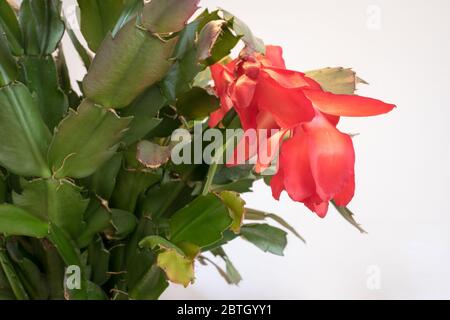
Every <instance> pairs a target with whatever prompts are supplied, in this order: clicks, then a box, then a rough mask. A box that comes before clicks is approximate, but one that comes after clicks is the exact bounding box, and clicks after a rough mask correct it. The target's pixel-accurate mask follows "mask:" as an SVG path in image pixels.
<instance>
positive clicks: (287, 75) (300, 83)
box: [262, 67, 321, 90]
mask: <svg viewBox="0 0 450 320" xmlns="http://www.w3.org/2000/svg"><path fill="white" fill-rule="evenodd" d="M262 71H263V72H265V73H266V74H267V75H269V76H270V77H271V78H272V79H273V80H275V81H276V82H278V83H279V84H280V85H281V86H282V87H285V88H288V89H294V88H311V89H314V90H321V87H320V85H319V84H318V83H317V82H315V81H314V80H312V79H310V78H308V77H306V76H305V75H304V74H303V73H301V72H297V71H292V70H286V69H280V68H271V67H267V68H263V69H262Z"/></svg>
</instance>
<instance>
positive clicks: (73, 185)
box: [0, 0, 356, 299]
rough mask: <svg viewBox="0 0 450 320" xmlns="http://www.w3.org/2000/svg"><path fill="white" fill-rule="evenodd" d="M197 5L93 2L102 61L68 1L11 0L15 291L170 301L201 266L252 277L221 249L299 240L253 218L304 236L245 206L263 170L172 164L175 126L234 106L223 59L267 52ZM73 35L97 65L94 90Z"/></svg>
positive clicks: (5, 17) (4, 266)
mask: <svg viewBox="0 0 450 320" xmlns="http://www.w3.org/2000/svg"><path fill="white" fill-rule="evenodd" d="M198 2H199V1H198V0H152V1H151V2H145V3H144V1H142V0H101V1H100V0H78V4H79V6H80V19H81V21H80V23H81V32H82V34H83V36H84V40H85V41H86V43H87V44H88V46H89V48H90V49H91V51H92V52H94V53H95V57H94V56H93V53H91V52H90V51H89V50H87V49H86V48H85V47H84V46H83V44H82V43H85V42H84V41H83V39H78V38H77V36H76V35H75V33H74V32H73V31H72V30H71V29H70V28H68V27H67V26H68V25H67V23H66V26H65V23H64V22H63V21H66V20H67V19H66V18H65V17H61V1H59V0H24V1H23V2H22V5H21V8H20V11H19V12H18V13H17V14H16V13H15V12H14V10H13V9H12V8H11V7H10V5H9V4H8V2H7V1H6V0H0V299H4V298H6V299H64V298H66V299H157V298H158V297H159V296H160V295H161V294H162V293H163V292H164V290H165V289H166V288H167V287H168V285H169V281H171V282H175V283H179V284H182V285H184V286H187V285H189V283H191V282H192V281H193V280H194V278H195V273H194V264H195V263H196V262H197V261H198V262H200V263H203V264H211V265H213V266H214V267H215V268H216V269H217V270H218V271H219V273H220V274H221V275H222V276H223V277H224V278H225V280H226V281H227V282H228V283H230V284H237V283H239V281H240V280H241V275H240V274H239V272H238V271H237V269H236V268H235V266H234V264H233V263H232V262H231V261H230V258H229V257H228V255H227V254H226V253H225V251H224V249H223V248H222V246H225V245H226V244H227V243H228V242H230V241H234V240H235V239H239V238H244V239H246V240H248V241H250V242H252V243H253V244H255V245H256V246H257V247H258V248H260V249H262V250H264V251H268V252H271V253H274V254H278V255H282V254H283V250H284V248H285V246H286V233H285V232H284V231H283V230H280V229H278V228H275V227H272V226H270V225H268V224H265V223H262V224H243V223H244V221H245V220H253V221H259V222H263V221H267V220H272V221H275V222H277V223H278V224H280V225H281V226H282V227H284V228H285V229H287V230H289V231H291V232H292V233H294V234H295V235H297V236H298V237H300V236H299V235H298V233H297V232H296V231H295V229H293V228H292V226H290V225H289V224H287V222H286V221H284V220H283V219H281V218H280V217H278V216H276V215H273V214H266V213H262V212H258V211H256V210H251V209H246V208H245V207H244V205H245V202H244V201H243V200H242V199H241V198H240V194H239V193H242V192H248V191H250V189H251V186H252V184H253V182H254V181H256V180H257V179H260V178H261V177H260V176H258V175H256V174H254V173H253V172H252V168H251V167H249V166H238V167H233V168H228V167H225V166H222V165H218V164H215V165H213V166H211V167H208V166H207V165H206V164H196V165H194V164H192V165H190V164H183V165H175V164H174V163H172V162H171V161H170V152H171V150H172V147H173V144H171V143H170V135H171V134H172V132H173V131H174V130H175V129H177V128H179V127H185V128H188V129H190V128H191V124H192V122H193V121H194V120H200V121H204V123H205V120H206V119H207V117H208V116H209V114H210V113H211V112H213V111H214V110H216V109H217V108H218V107H219V100H218V99H217V97H216V96H215V95H214V94H213V92H212V90H210V89H211V88H210V87H209V85H210V84H209V81H210V73H209V66H210V65H211V64H213V63H216V62H218V61H221V60H222V59H224V58H226V57H227V56H228V55H229V53H230V52H231V50H232V49H233V48H234V47H235V46H236V44H237V43H238V42H239V41H241V40H242V41H243V43H244V44H245V45H246V46H247V47H250V48H251V49H253V50H256V51H260V52H264V44H263V43H262V41H261V40H260V39H258V38H256V37H255V36H254V35H253V34H252V33H251V31H250V29H249V28H248V27H247V26H246V25H245V24H244V23H243V22H242V21H241V20H239V19H238V18H236V17H234V16H233V15H231V14H230V13H228V12H226V11H223V10H217V11H213V12H209V11H208V10H205V11H203V12H202V13H201V14H200V15H198V16H196V18H195V19H193V20H190V18H191V16H192V15H193V13H194V12H195V11H196V10H197V6H198ZM188 20H190V23H189V24H187V21H188ZM64 31H67V33H68V36H69V38H70V39H71V41H72V43H73V44H74V46H75V50H76V51H77V52H78V54H79V56H80V57H81V59H82V61H83V63H84V64H85V66H86V68H87V69H88V72H87V74H86V75H85V77H84V80H83V81H82V83H79V84H80V87H81V92H79V91H80V90H78V89H80V88H73V87H72V85H71V77H70V75H69V68H68V67H67V65H66V59H65V55H64V51H65V50H66V49H70V48H65V47H64V46H63V45H62V43H61V42H60V40H61V37H62V36H63V33H64ZM311 76H312V77H316V78H317V79H318V81H319V82H320V83H321V84H322V85H323V86H324V87H325V88H328V90H344V89H345V90H347V88H350V87H351V84H350V80H351V79H353V80H352V81H353V82H355V81H356V80H355V79H356V78H354V77H353V78H351V76H352V74H351V73H350V71H348V70H345V69H343V70H341V69H338V70H324V71H320V72H314V73H313V74H311ZM353 76H354V74H353ZM72 80H73V79H72ZM338 83H339V84H338ZM353 84H354V83H353ZM69 107H70V108H69ZM228 118H230V119H228ZM227 119H228V120H229V121H228V120H226V121H225V120H224V123H225V124H227V123H228V124H229V127H231V126H234V127H237V126H239V123H238V121H233V119H235V118H234V114H232V113H230V115H229V116H227ZM202 191H203V193H202ZM338 209H339V210H340V212H341V213H344V214H346V217H347V219H349V220H350V219H352V218H351V215H350V214H348V212H347V211H345V210H344V209H343V208H338ZM247 215H248V216H247ZM208 252H211V253H212V255H211V254H210V253H208ZM207 255H209V256H210V257H211V258H208V256H207ZM214 259H218V261H214ZM220 264H222V265H223V266H224V267H222V266H220ZM68 266H77V267H79V274H78V276H79V279H78V280H79V285H80V286H79V288H69V286H68V285H67V281H68V280H69V278H70V277H71V276H72V275H71V274H68V273H67V272H66V270H65V268H67V267H68Z"/></svg>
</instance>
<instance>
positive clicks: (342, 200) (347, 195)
mask: <svg viewBox="0 0 450 320" xmlns="http://www.w3.org/2000/svg"><path fill="white" fill-rule="evenodd" d="M354 194H355V175H352V176H351V177H350V180H349V181H347V183H346V184H345V186H344V187H343V188H342V190H341V192H340V193H338V194H337V195H335V196H334V201H335V202H336V205H338V206H340V207H345V206H346V205H348V204H349V203H350V201H351V200H352V198H353V195H354Z"/></svg>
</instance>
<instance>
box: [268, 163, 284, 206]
mask: <svg viewBox="0 0 450 320" xmlns="http://www.w3.org/2000/svg"><path fill="white" fill-rule="evenodd" d="M270 187H271V188H272V197H274V199H276V200H280V195H281V192H283V190H284V176H283V170H282V169H281V168H280V169H279V170H278V172H277V173H276V174H275V175H274V176H273V177H272V179H271V180H270Z"/></svg>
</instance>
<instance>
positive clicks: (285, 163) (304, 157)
mask: <svg viewBox="0 0 450 320" xmlns="http://www.w3.org/2000/svg"><path fill="white" fill-rule="evenodd" d="M308 151H309V150H308V141H307V139H306V136H305V134H304V133H300V132H299V133H297V134H296V135H294V136H293V137H292V138H290V139H289V140H287V141H286V142H284V143H283V146H282V148H281V154H280V169H282V170H283V172H284V186H285V188H286V191H287V193H288V194H289V196H290V197H291V198H292V199H293V200H295V201H301V202H303V201H304V200H305V199H308V198H309V197H311V196H312V195H313V194H315V191H316V186H315V183H314V179H313V175H312V173H311V168H310V165H309V157H308Z"/></svg>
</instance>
